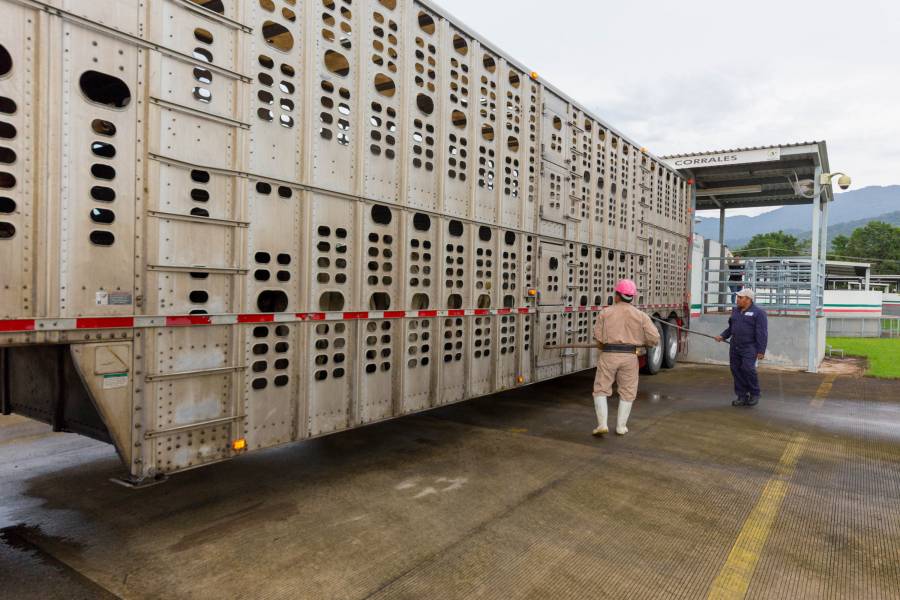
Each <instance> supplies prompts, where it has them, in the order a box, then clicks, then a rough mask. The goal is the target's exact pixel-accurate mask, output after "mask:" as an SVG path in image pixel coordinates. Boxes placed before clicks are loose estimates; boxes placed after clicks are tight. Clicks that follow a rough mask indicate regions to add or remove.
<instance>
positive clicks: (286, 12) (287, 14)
mask: <svg viewBox="0 0 900 600" xmlns="http://www.w3.org/2000/svg"><path fill="white" fill-rule="evenodd" d="M281 16H282V17H284V18H285V19H286V20H288V21H290V22H291V23H293V22H295V21H296V20H297V15H296V14H295V13H294V11H292V10H291V9H289V8H282V9H281Z"/></svg>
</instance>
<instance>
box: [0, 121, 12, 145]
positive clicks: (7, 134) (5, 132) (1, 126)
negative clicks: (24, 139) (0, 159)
mask: <svg viewBox="0 0 900 600" xmlns="http://www.w3.org/2000/svg"><path fill="white" fill-rule="evenodd" d="M15 137H16V128H15V126H13V124H12V123H7V122H5V121H0V138H3V139H6V140H11V139H13V138H15Z"/></svg>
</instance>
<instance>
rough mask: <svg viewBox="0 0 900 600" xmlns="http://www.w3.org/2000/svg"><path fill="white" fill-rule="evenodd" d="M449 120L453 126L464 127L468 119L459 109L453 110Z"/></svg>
mask: <svg viewBox="0 0 900 600" xmlns="http://www.w3.org/2000/svg"><path fill="white" fill-rule="evenodd" d="M450 121H451V122H452V123H453V125H454V126H456V127H459V128H460V129H465V128H466V123H467V122H468V119H466V115H465V113H464V112H462V111H460V110H454V111H453V113H452V114H451V115H450Z"/></svg>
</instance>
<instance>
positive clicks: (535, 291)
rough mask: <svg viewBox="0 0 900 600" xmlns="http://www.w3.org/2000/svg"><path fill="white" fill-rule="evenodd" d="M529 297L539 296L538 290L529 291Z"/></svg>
mask: <svg viewBox="0 0 900 600" xmlns="http://www.w3.org/2000/svg"><path fill="white" fill-rule="evenodd" d="M528 295H529V296H537V290H528Z"/></svg>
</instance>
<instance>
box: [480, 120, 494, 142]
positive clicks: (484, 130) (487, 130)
mask: <svg viewBox="0 0 900 600" xmlns="http://www.w3.org/2000/svg"><path fill="white" fill-rule="evenodd" d="M481 137H483V138H484V139H486V140H487V141H489V142H492V141H494V128H493V127H491V126H490V125H488V124H487V123H485V124H484V125H482V126H481Z"/></svg>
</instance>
